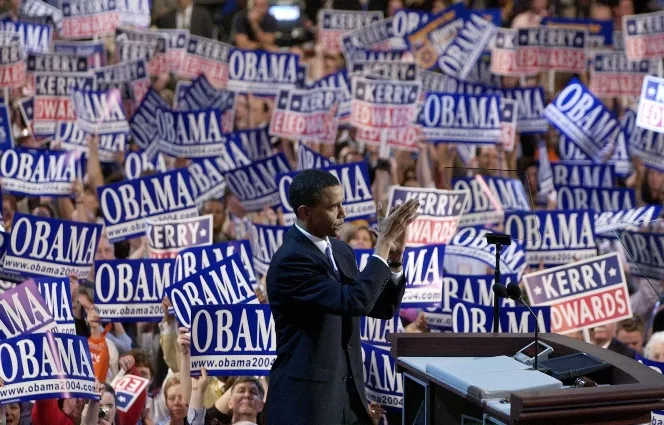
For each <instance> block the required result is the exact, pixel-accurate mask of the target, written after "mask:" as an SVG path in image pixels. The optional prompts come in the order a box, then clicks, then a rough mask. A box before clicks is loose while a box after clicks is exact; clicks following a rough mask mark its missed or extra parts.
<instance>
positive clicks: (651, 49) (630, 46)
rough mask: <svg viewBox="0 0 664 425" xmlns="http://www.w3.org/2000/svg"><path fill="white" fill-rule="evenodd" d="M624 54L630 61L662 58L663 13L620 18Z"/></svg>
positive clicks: (663, 36) (663, 40)
mask: <svg viewBox="0 0 664 425" xmlns="http://www.w3.org/2000/svg"><path fill="white" fill-rule="evenodd" d="M622 27H623V33H622V35H623V39H624V44H625V54H626V55H627V58H628V59H629V60H631V61H638V60H641V59H661V58H662V56H664V12H653V13H640V14H638V15H625V16H623V17H622Z"/></svg>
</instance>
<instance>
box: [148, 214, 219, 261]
mask: <svg viewBox="0 0 664 425" xmlns="http://www.w3.org/2000/svg"><path fill="white" fill-rule="evenodd" d="M146 233H147V236H148V255H149V256H150V258H175V256H176V255H177V254H178V252H180V250H182V249H184V248H190V247H194V246H202V245H211V244H212V236H213V231H212V216H211V215H204V216H201V217H192V218H186V219H182V220H173V221H158V222H153V221H151V220H148V229H147V232H146Z"/></svg>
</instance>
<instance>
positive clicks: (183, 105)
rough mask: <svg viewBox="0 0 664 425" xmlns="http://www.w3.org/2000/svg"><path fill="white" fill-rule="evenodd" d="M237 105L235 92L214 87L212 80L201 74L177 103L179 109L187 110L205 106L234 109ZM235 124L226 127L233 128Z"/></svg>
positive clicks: (225, 125) (185, 90) (186, 88)
mask: <svg viewBox="0 0 664 425" xmlns="http://www.w3.org/2000/svg"><path fill="white" fill-rule="evenodd" d="M234 105H235V92H232V91H229V90H225V89H219V88H216V87H214V86H213V85H212V84H211V83H210V81H209V80H208V79H207V78H206V77H205V75H203V74H201V75H199V76H198V78H196V79H194V80H193V81H192V82H191V85H189V86H187V87H185V89H184V90H183V92H182V94H181V95H180V97H179V99H178V103H177V105H176V106H177V108H176V109H177V110H178V111H187V110H193V109H203V108H221V109H224V110H232V109H234ZM232 126H233V124H232V123H231V124H230V125H227V124H226V123H224V127H226V128H229V129H230V128H232Z"/></svg>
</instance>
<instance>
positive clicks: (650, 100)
mask: <svg viewBox="0 0 664 425" xmlns="http://www.w3.org/2000/svg"><path fill="white" fill-rule="evenodd" d="M636 125H637V126H639V127H641V128H645V129H647V130H652V131H656V132H657V133H664V78H657V77H653V76H650V75H648V76H646V77H645V79H644V80H643V88H642V89H641V98H640V99H639V110H638V112H637V114H636Z"/></svg>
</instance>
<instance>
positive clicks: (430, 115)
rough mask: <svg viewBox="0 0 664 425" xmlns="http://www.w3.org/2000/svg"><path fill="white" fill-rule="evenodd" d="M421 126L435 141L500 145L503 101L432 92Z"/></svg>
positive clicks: (492, 98) (426, 104) (494, 98)
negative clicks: (501, 106)
mask: <svg viewBox="0 0 664 425" xmlns="http://www.w3.org/2000/svg"><path fill="white" fill-rule="evenodd" d="M418 124H419V125H421V126H422V134H423V136H424V138H425V139H426V140H428V141H431V142H435V143H476V144H496V143H497V142H498V140H499V139H500V132H501V129H500V98H499V97H498V96H496V95H467V94H451V93H431V92H430V93H427V94H426V98H425V100H424V106H423V107H422V112H421V114H420V116H419V119H418Z"/></svg>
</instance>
